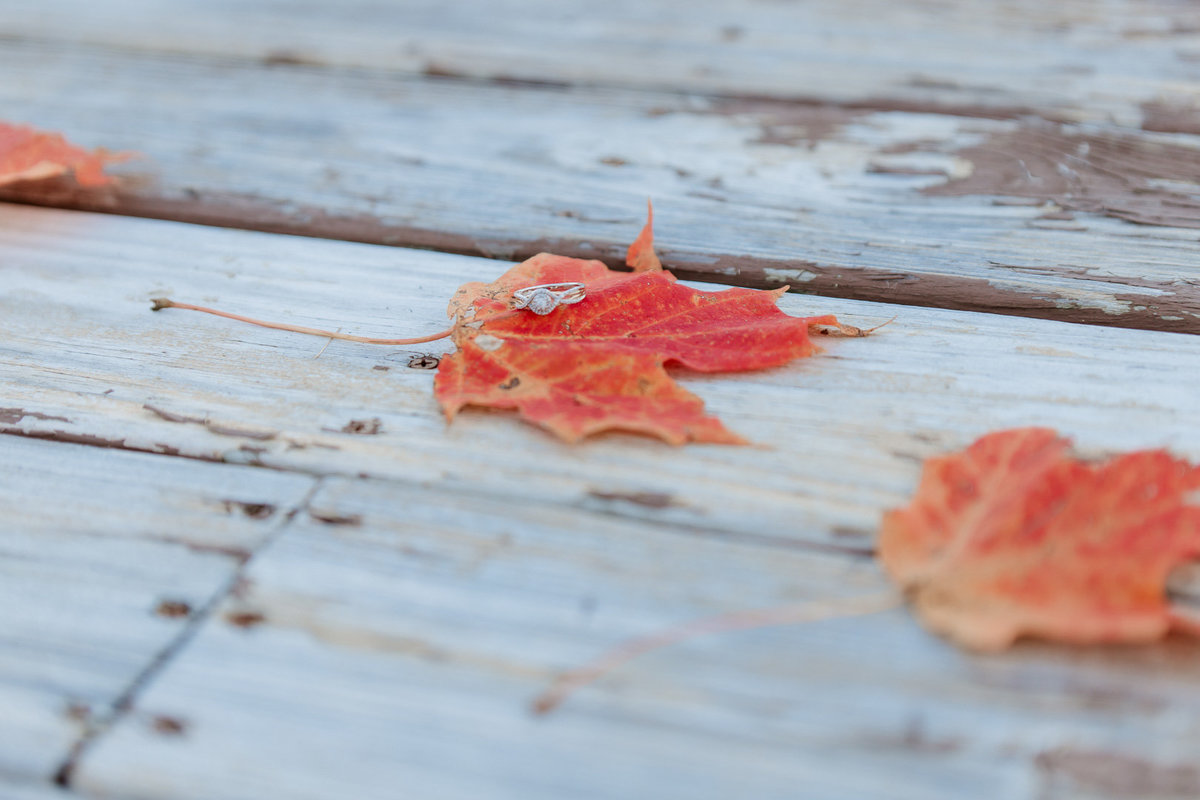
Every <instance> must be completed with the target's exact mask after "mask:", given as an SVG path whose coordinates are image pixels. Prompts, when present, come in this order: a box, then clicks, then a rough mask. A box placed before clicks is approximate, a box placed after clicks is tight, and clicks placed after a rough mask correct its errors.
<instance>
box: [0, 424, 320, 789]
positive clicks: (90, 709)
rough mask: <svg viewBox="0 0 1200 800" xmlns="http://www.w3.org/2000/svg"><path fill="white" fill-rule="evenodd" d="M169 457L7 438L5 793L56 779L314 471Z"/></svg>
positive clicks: (1, 772) (3, 495) (0, 493)
mask: <svg viewBox="0 0 1200 800" xmlns="http://www.w3.org/2000/svg"><path fill="white" fill-rule="evenodd" d="M4 413H6V412H4V411H0V415H3V414H4ZM164 462H165V459H164V458H162V457H156V456H149V455H144V454H140V453H128V452H122V451H120V450H114V449H100V448H95V447H84V446H80V445H73V444H58V443H52V442H38V441H30V440H23V439H20V438H14V437H4V441H3V443H2V444H0V518H2V519H3V520H4V522H3V531H2V532H0V708H3V709H4V714H3V715H2V717H0V786H2V787H3V789H2V791H0V793H2V794H3V795H4V796H5V797H9V796H12V795H11V794H10V789H11V791H13V792H15V791H16V789H15V788H13V787H15V786H18V785H20V783H21V782H22V781H35V780H38V779H41V780H43V781H49V779H50V778H51V777H52V776H53V775H54V773H55V772H56V771H57V770H58V769H59V768H60V767H61V766H62V765H63V764H64V763H65V762H66V761H67V759H68V756H69V754H70V751H71V748H72V746H73V745H74V744H75V742H76V741H78V740H79V738H80V737H81V736H83V735H84V734H85V732H87V731H90V730H94V729H96V728H98V727H102V726H103V725H104V724H106V723H107V721H108V720H110V719H111V718H112V717H113V716H114V714H116V713H118V711H119V705H120V703H121V702H122V700H123V699H124V698H125V697H126V695H127V693H128V692H129V691H130V690H131V689H132V687H133V686H134V685H135V684H136V683H137V681H138V680H139V678H141V677H142V676H143V674H144V673H145V671H146V670H147V669H148V668H149V667H150V665H151V664H152V662H153V661H154V660H155V658H156V657H158V656H159V655H160V654H161V653H162V652H164V651H166V650H168V649H169V648H170V647H171V646H172V644H173V643H174V642H175V641H176V640H177V639H178V638H179V637H180V636H181V635H182V634H183V632H184V631H185V629H186V628H187V627H188V620H189V617H190V616H191V613H192V612H193V611H195V612H199V611H200V610H201V609H203V608H204V607H205V605H206V604H208V603H209V602H210V601H211V600H212V598H213V597H214V596H216V595H217V594H218V593H219V592H220V591H221V590H222V589H223V588H224V587H225V585H226V584H227V583H228V581H229V580H230V579H231V577H232V576H233V574H234V572H235V570H236V569H237V568H238V567H239V566H240V565H241V564H242V563H243V562H244V561H245V559H246V558H248V557H249V554H250V553H251V552H252V551H253V550H254V549H255V548H256V547H257V546H258V545H259V544H260V543H261V542H262V541H263V540H264V539H265V537H266V536H267V535H268V534H269V533H270V532H271V531H273V530H275V529H276V528H277V527H278V525H279V524H280V522H281V521H282V519H283V516H284V515H285V514H286V512H287V510H288V509H289V508H290V507H294V506H295V505H296V504H297V503H298V501H299V500H300V498H301V497H303V495H304V493H305V492H306V491H307V490H308V489H309V488H310V487H311V486H312V484H313V480H312V479H311V478H309V477H307V476H301V475H286V474H281V473H274V472H268V471H264V470H255V469H251V468H248V467H238V466H225V465H215V464H201V463H199V462H194V461H187V460H184V459H172V460H170V461H169V462H168V463H164ZM247 501H252V503H253V504H254V505H253V506H250V508H251V510H252V511H253V513H247V509H248V504H247ZM255 509H257V510H255ZM262 509H270V513H266V512H265V511H263V510H262ZM164 604H168V605H164ZM184 609H188V610H184ZM31 791H32V790H31Z"/></svg>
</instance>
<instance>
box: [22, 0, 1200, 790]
mask: <svg viewBox="0 0 1200 800" xmlns="http://www.w3.org/2000/svg"><path fill="white" fill-rule="evenodd" d="M1197 31H1200V7H1197V6H1194V5H1190V4H1184V3H1177V2H1169V0H1136V1H1135V0H1118V1H1117V2H1111V3H1106V4H1095V3H1086V2H1081V1H1080V0H1072V1H1069V2H1064V3H1058V4H1047V3H1029V2H1015V1H1011V0H1010V1H1008V2H998V3H997V2H984V0H964V1H963V2H949V0H945V2H942V1H940V0H939V1H938V2H922V3H918V2H902V3H882V2H873V3H867V2H836V1H835V0H828V2H814V3H777V2H766V1H765V0H762V1H756V0H745V2H733V0H703V2H696V3H692V4H680V3H670V2H667V0H657V1H656V2H647V0H642V2H636V3H635V2H632V1H629V2H626V1H625V0H621V1H620V2H610V3H607V4H586V5H585V4H574V3H569V4H568V3H561V2H548V1H547V0H525V1H524V2H515V0H513V1H512V2H473V1H468V0H463V2H459V3H455V4H451V5H447V4H444V3H434V2H428V0H413V2H406V3H395V4H385V3H378V2H369V1H368V0H347V1H346V2H342V3H325V4H307V3H294V4H292V3H283V2H272V0H254V1H253V2H243V3H236V4H234V3H228V4H226V3H213V2H199V0H184V1H182V2H181V1H180V0H116V1H114V2H111V3H106V4H94V3H92V4H85V3H82V2H79V1H78V0H10V2H7V3H4V4H2V5H0V74H3V75H4V76H5V80H3V81H0V109H2V111H0V118H4V119H6V120H10V121H24V122H29V123H32V124H35V125H37V126H39V127H44V128H51V129H57V130H61V131H64V132H65V133H66V134H67V135H68V136H70V137H71V138H72V139H73V140H76V141H78V142H80V143H81V144H86V145H89V146H98V145H103V146H106V147H109V148H111V149H119V150H133V151H137V152H139V153H141V154H142V157H141V158H140V159H138V160H134V161H131V162H129V163H126V164H122V165H120V166H118V167H116V168H114V169H113V172H115V173H117V174H119V175H120V176H121V177H122V181H121V183H120V185H119V186H118V187H117V188H116V189H114V190H106V191H100V192H97V191H91V192H83V191H80V190H78V189H75V188H74V187H73V186H72V185H71V184H70V183H69V182H67V181H57V182H52V183H50V184H39V185H29V184H26V185H22V186H16V187H9V188H6V189H4V190H3V191H0V199H3V200H4V201H7V202H4V203H0V276H2V277H3V283H2V284H0V434H2V435H0V798H5V800H7V798H13V799H14V800H89V799H93V800H185V799H191V798H194V799H195V800H262V799H263V798H272V800H275V799H279V800H291V799H292V798H295V799H296V800H318V799H319V800H325V799H326V798H330V799H337V800H340V799H341V798H361V799H370V800H375V799H376V798H378V799H379V800H390V798H397V797H404V798H412V799H413V800H425V799H426V798H429V799H430V800H442V799H443V798H445V799H446V800H480V798H488V799H489V800H490V799H491V798H497V799H505V800H507V799H508V798H511V799H512V800H540V799H542V798H544V799H545V800H575V798H581V799H587V798H594V799H595V800H610V799H611V800H617V799H620V800H624V798H656V799H657V798H681V799H682V798H688V799H689V800H708V799H709V798H711V799H712V800H724V799H725V798H743V797H745V798H762V799H763V800H775V799H776V798H779V799H781V800H782V799H788V800H791V799H792V798H797V799H798V800H809V799H810V798H811V799H812V800H826V798H837V799H838V800H843V799H844V800H857V799H858V798H863V799H864V800H866V799H869V798H870V799H877V800H906V799H908V798H911V799H912V800H926V799H927V798H931V799H934V800H940V799H941V798H945V799H946V800H959V799H960V798H982V799H983V800H990V799H991V798H995V799H996V800H1009V799H1010V798H1013V799H1014V800H1016V799H1019V800H1026V799H1027V800H1064V799H1066V798H1085V799H1086V800H1118V799H1119V798H1120V799H1125V798H1139V799H1143V798H1144V799H1146V800H1154V799H1156V798H1172V799H1173V800H1191V799H1192V798H1196V797H1200V761H1198V758H1197V756H1198V754H1200V642H1197V641H1195V640H1189V639H1185V638H1182V637H1173V638H1171V639H1169V640H1167V641H1165V642H1163V643H1161V644H1158V645H1154V646H1149V647H1139V648H1117V647H1109V648H1082V649H1081V648H1066V647H1058V646H1052V645H1045V644H1034V643H1023V644H1020V645H1019V646H1018V647H1016V648H1014V649H1013V650H1012V651H1011V652H1008V653H1005V654H1002V655H988V656H982V655H974V654H970V653H964V652H961V651H959V650H958V649H956V648H955V647H953V646H952V645H950V644H948V643H946V642H944V641H942V640H940V639H938V638H937V637H935V636H932V635H930V634H929V633H927V632H926V631H925V630H924V629H923V628H922V627H921V626H920V624H919V623H918V622H917V621H916V620H915V619H914V618H913V617H912V616H911V615H910V614H909V612H908V611H907V610H905V609H903V608H896V609H892V610H890V611H885V612H880V613H877V614H872V615H866V616H859V617H852V618H846V619H838V620H828V621H824V622H816V623H811V624H804V625H795V626H783V627H774V628H763V629H756V630H747V631H741V632H737V633H728V634H723V635H719V636H711V637H706V638H700V639H696V640H694V641H690V642H686V643H684V644H680V645H677V646H674V647H670V648H666V649H663V650H660V651H657V652H654V653H652V654H649V655H647V656H645V657H643V658H641V659H639V660H637V661H635V662H633V663H631V664H629V665H627V666H625V667H623V668H621V669H620V670H618V671H616V672H614V673H612V674H610V675H608V676H606V677H605V678H603V679H602V680H600V681H599V682H598V683H597V684H595V685H594V686H591V687H588V688H587V689H585V690H583V691H581V692H580V693H579V694H577V695H575V696H573V697H572V698H571V699H570V700H569V701H568V702H567V703H566V704H565V705H564V706H563V707H562V708H560V709H559V710H557V711H556V712H554V713H553V714H550V715H547V716H536V715H534V714H532V713H531V711H530V701H531V700H532V699H533V698H534V697H535V696H536V695H537V694H538V692H539V691H541V690H543V689H544V688H545V687H546V686H547V685H548V683H549V682H550V681H551V680H552V679H553V678H554V677H555V676H556V675H558V674H559V673H561V672H562V671H563V670H565V669H569V668H571V667H574V666H578V665H580V664H581V663H584V662H586V661H588V660H589V659H591V658H593V657H594V656H596V655H598V654H599V653H601V652H603V651H605V650H606V649H607V648H609V647H611V646H614V645H616V644H618V643H621V642H624V641H626V640H628V639H630V638H631V637H637V636H641V635H644V634H647V633H652V632H655V631H658V630H661V629H663V628H665V627H669V626H671V625H676V624H679V623H682V622H686V621H689V620H692V619H694V618H697V617H701V616H705V615H712V614H720V613H723V612H728V611H736V610H741V609H751V608H763V607H772V606H778V605H782V604H791V603H796V602H806V601H813V602H826V601H837V600H839V599H847V598H858V597H861V596H865V595H871V594H875V593H879V592H880V591H882V590H885V589H886V587H887V582H886V580H885V578H884V577H883V575H882V573H881V572H880V570H879V567H878V566H877V564H876V563H875V561H874V558H873V539H874V535H875V530H876V527H877V525H878V521H879V517H880V514H881V513H882V512H883V511H884V510H885V509H887V508H890V507H893V506H895V505H898V504H901V503H903V502H904V500H905V498H906V497H907V496H908V495H909V494H910V493H911V491H912V489H913V487H914V486H915V483H916V480H917V476H918V474H919V470H920V463H921V461H922V460H923V459H924V458H926V457H928V456H931V455H934V454H938V453H942V452H945V451H947V450H950V449H955V448H959V447H962V446H963V445H965V444H967V443H968V442H970V441H971V440H972V439H974V438H975V437H976V436H978V435H980V434H982V433H984V432H986V431H988V430H992V429H997V428H1002V427H1008V426H1016V425H1027V424H1038V425H1049V426H1053V427H1055V428H1058V429H1059V430H1061V431H1063V432H1064V433H1066V434H1068V435H1070V436H1072V437H1074V439H1075V440H1076V442H1077V444H1078V448H1079V451H1080V452H1081V453H1083V454H1085V455H1101V454H1104V453H1109V452H1113V451H1116V450H1121V449H1130V448H1140V447H1153V446H1166V447H1170V448H1171V449H1172V450H1174V451H1175V452H1177V453H1179V454H1181V455H1185V456H1188V457H1190V458H1192V459H1194V460H1195V459H1200V422H1198V420H1200V377H1198V376H1200V336H1197V335H1196V334H1200V270H1198V269H1197V267H1196V264H1197V263H1198V258H1200V243H1198V239H1200V199H1198V198H1200V188H1198V185H1200V34H1198V33H1197ZM647 196H652V197H653V198H654V200H655V204H656V210H657V215H656V217H657V219H656V222H657V234H658V243H659V245H660V247H659V250H660V253H661V255H662V256H663V260H664V263H665V264H666V266H667V267H668V268H672V269H675V270H677V271H678V272H679V274H680V275H681V276H683V277H687V278H690V279H695V280H701V281H705V282H708V283H714V282H715V283H722V282H725V283H733V284H740V285H750V286H758V287H769V286H778V285H782V284H784V283H787V284H791V285H792V286H793V288H794V289H798V290H800V291H802V292H803V293H802V294H801V293H793V294H789V295H787V296H785V297H783V298H782V300H781V302H780V305H781V307H782V308H783V309H784V310H785V311H787V312H789V313H792V314H797V315H810V314H818V313H836V314H838V315H839V317H841V318H843V319H844V320H845V321H847V322H849V323H851V324H855V325H860V326H864V327H865V326H872V325H875V324H878V323H880V322H883V321H884V320H886V319H888V318H890V317H892V316H896V317H897V319H896V321H895V322H893V323H892V324H891V325H889V326H888V327H886V328H884V329H882V330H881V331H879V332H878V333H877V334H875V335H873V336H872V337H870V338H869V339H846V340H831V341H829V342H828V343H824V342H823V344H825V346H826V352H825V353H823V354H822V355H820V356H818V357H816V358H812V359H807V360H803V361H800V362H796V363H795V364H792V365H789V366H786V367H782V368H778V369H772V370H767V371H762V372H753V373H745V374H739V375H736V376H729V375H719V376H698V375H691V374H686V373H685V374H681V375H680V376H679V379H680V380H681V382H683V383H685V384H686V385H687V387H688V388H689V389H691V390H692V391H694V392H696V393H697V394H699V395H701V396H702V397H703V399H704V400H705V402H706V403H707V404H708V407H709V408H710V409H711V410H712V411H713V413H715V414H717V415H719V416H720V417H722V418H723V419H724V420H725V421H726V422H727V423H728V425H729V427H730V428H731V429H733V430H735V431H737V432H738V433H740V434H742V435H743V436H745V437H747V438H748V439H750V440H752V441H753V442H757V443H759V444H757V445H755V446H750V447H722V446H712V445H710V446H689V447H685V448H673V447H669V446H666V445H662V444H659V443H657V442H655V441H651V440H649V439H646V438H641V437H636V436H626V435H606V436H602V437H598V438H595V439H594V440H590V441H587V442H585V443H583V444H580V445H575V446H568V445H564V444H561V443H559V442H557V441H555V440H553V439H551V438H550V437H549V436H548V435H546V434H544V433H542V432H540V431H539V430H537V429H535V428H533V427H531V426H529V425H526V424H523V423H521V422H520V421H518V420H517V419H515V418H514V417H513V416H512V415H510V414H507V413H485V412H478V411H471V412H466V413H464V414H463V415H462V416H461V417H460V418H459V419H457V420H456V421H455V422H454V424H453V425H451V426H447V425H446V424H445V423H444V421H443V419H442V417H441V414H440V412H439V410H438V408H437V407H436V404H435V403H434V400H433V398H432V389H431V387H432V381H433V373H432V372H430V371H428V370H422V369H413V368H410V367H409V366H408V365H409V361H410V359H411V358H412V356H413V355H414V354H418V353H421V352H434V353H436V352H439V351H441V350H443V349H444V345H443V344H442V343H435V344H432V345H422V346H414V347H371V346H366V345H357V344H351V343H346V342H337V341H335V342H332V343H328V344H327V341H326V340H322V339H313V338H310V337H304V336H298V335H295V334H289V333H284V332H279V331H271V330H263V329H257V328H251V327H248V326H240V325H237V324H235V323H232V322H229V321H226V320H220V319H215V318H211V317H204V316H201V315H194V314H186V313H183V312H166V313H161V314H152V313H150V310H149V308H150V306H149V302H148V301H149V298H150V297H154V296H160V295H169V296H171V297H174V298H176V299H179V300H190V301H194V302H204V303H210V304H219V305H221V306H223V307H225V308H228V309H231V310H236V311H240V312H242V313H246V314H251V315H257V316H265V317H268V318H272V319H282V320H286V321H289V322H294V323H296V324H300V325H310V326H316V327H323V328H332V329H338V328H341V329H344V330H347V331H352V332H354V333H361V334H364V335H370V336H402V335H410V334H411V335H416V334H421V333H425V332H432V331H434V330H437V329H438V328H439V327H441V324H442V321H443V319H444V309H445V304H446V300H447V298H448V297H449V296H450V295H451V293H452V292H453V291H454V289H455V288H457V286H459V285H460V284H462V283H464V282H467V281H472V280H491V279H492V278H494V277H495V276H497V275H498V274H499V273H500V272H502V271H503V270H504V269H506V268H507V262H508V261H510V260H512V259H516V258H521V257H524V256H527V255H530V254H533V253H535V252H538V251H541V250H552V251H554V252H560V253H563V254H567V255H579V256H589V257H597V258H601V259H604V260H606V261H608V262H610V263H617V262H618V261H619V260H620V258H621V254H622V251H623V247H624V246H625V245H627V244H628V242H629V241H630V240H631V239H632V238H633V237H634V236H635V235H636V233H637V231H638V229H639V227H640V224H641V215H642V210H643V208H644V202H645V198H646V197H647ZM238 229H240V230H238ZM710 288H711V287H710ZM1172 592H1173V593H1172V598H1173V602H1174V603H1175V604H1176V607H1177V608H1178V609H1180V610H1181V611H1182V612H1184V613H1191V614H1196V615H1197V616H1198V617H1200V569H1194V570H1192V571H1186V570H1185V571H1181V572H1180V573H1179V574H1178V575H1177V576H1176V579H1175V580H1174V581H1173V585H1172Z"/></svg>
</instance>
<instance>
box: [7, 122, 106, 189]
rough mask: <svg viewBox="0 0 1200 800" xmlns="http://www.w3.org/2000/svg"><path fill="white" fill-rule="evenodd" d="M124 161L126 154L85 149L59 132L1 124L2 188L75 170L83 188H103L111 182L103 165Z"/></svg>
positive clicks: (77, 179) (76, 177) (76, 178)
mask: <svg viewBox="0 0 1200 800" xmlns="http://www.w3.org/2000/svg"><path fill="white" fill-rule="evenodd" d="M125 158H127V156H126V155H124V154H120V153H108V152H106V151H104V150H103V149H97V150H95V151H89V150H84V149H83V148H82V147H76V146H75V145H73V144H71V143H69V142H68V141H67V140H66V139H64V138H63V137H62V135H61V134H58V133H47V132H43V131H37V130H34V129H33V128H31V127H29V126H27V125H10V124H9V123H6V122H0V186H4V185H5V184H9V183H16V182H17V181H34V180H41V179H43V178H53V177H56V176H58V175H63V174H65V173H67V172H70V171H74V173H75V180H76V181H77V182H78V183H79V185H80V186H104V185H106V184H109V183H111V182H112V178H110V177H109V176H107V175H105V174H104V165H105V164H107V163H112V162H117V161H123V160H125Z"/></svg>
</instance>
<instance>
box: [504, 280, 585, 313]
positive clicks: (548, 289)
mask: <svg viewBox="0 0 1200 800" xmlns="http://www.w3.org/2000/svg"><path fill="white" fill-rule="evenodd" d="M585 293H586V289H585V287H584V285H583V284H582V283H576V282H571V283H543V284H541V285H539V286H526V287H525V288H524V289H517V290H516V291H515V292H513V295H512V301H511V302H510V303H509V305H510V306H511V307H512V308H528V309H529V310H530V311H532V312H533V313H535V314H549V313H550V312H551V311H553V310H554V309H556V308H558V307H559V306H569V305H571V304H572V303H578V302H579V301H580V300H582V299H583V297H584V295H585Z"/></svg>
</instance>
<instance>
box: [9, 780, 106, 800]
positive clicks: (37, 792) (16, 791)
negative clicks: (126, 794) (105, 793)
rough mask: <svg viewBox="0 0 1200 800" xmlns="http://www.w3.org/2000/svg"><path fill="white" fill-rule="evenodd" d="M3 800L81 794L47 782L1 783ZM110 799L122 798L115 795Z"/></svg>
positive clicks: (66, 799)
mask: <svg viewBox="0 0 1200 800" xmlns="http://www.w3.org/2000/svg"><path fill="white" fill-rule="evenodd" d="M2 785H3V788H4V797H5V800H82V797H83V796H82V795H80V794H77V793H75V792H73V791H71V790H69V789H63V788H61V787H59V786H55V785H54V784H51V783H49V782H43V783H11V782H5V783H3V784H2ZM112 800H124V798H121V797H120V796H119V795H115V796H114V797H113V799H112Z"/></svg>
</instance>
